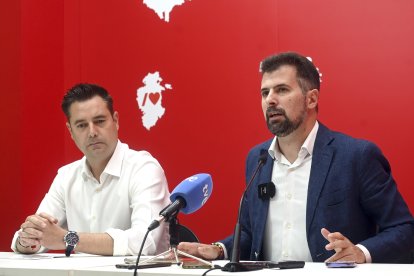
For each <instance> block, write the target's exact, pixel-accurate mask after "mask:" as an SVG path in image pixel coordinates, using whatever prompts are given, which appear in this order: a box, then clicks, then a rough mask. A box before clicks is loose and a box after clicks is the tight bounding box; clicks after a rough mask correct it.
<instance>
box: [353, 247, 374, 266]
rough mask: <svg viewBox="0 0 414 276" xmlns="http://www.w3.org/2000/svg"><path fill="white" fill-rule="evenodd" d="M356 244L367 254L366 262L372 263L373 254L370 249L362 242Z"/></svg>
mask: <svg viewBox="0 0 414 276" xmlns="http://www.w3.org/2000/svg"><path fill="white" fill-rule="evenodd" d="M356 246H357V247H358V248H359V249H361V250H362V252H363V253H364V255H365V262H366V263H372V259H371V254H370V253H369V251H368V249H367V248H366V247H365V246H363V245H362V244H357V245H356Z"/></svg>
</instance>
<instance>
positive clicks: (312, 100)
mask: <svg viewBox="0 0 414 276" xmlns="http://www.w3.org/2000/svg"><path fill="white" fill-rule="evenodd" d="M318 102H319V90H318V89H312V90H309V91H308V93H307V98H306V105H307V107H308V108H309V109H314V108H316V107H317V106H318Z"/></svg>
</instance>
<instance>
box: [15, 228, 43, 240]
mask: <svg viewBox="0 0 414 276" xmlns="http://www.w3.org/2000/svg"><path fill="white" fill-rule="evenodd" d="M18 235H19V237H22V238H32V239H41V238H42V237H43V232H42V231H39V230H38V229H36V228H31V227H27V228H24V230H21V231H19V232H18Z"/></svg>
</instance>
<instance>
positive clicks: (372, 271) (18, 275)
mask: <svg viewBox="0 0 414 276" xmlns="http://www.w3.org/2000/svg"><path fill="white" fill-rule="evenodd" d="M124 259H125V257H104V256H94V255H87V254H73V255H72V256H71V257H69V258H67V257H64V255H62V254H40V255H21V254H15V253H12V252H0V275H2V276H3V275H14V276H26V275H27V276H38V275H39V276H49V275H50V276H51V275H54V276H63V275H64V276H86V275H88V276H95V275H96V276H97V275H104V276H110V275H114V276H116V275H131V276H132V275H133V270H129V269H118V268H116V267H115V264H119V263H124ZM226 263H227V261H215V262H214V264H217V265H221V266H223V265H225V264H226ZM205 271H206V269H183V268H181V267H180V266H177V265H172V266H170V267H159V268H148V269H140V270H139V273H138V275H140V276H160V275H184V276H200V275H202V274H203V273H204V272H205ZM275 273H278V274H280V275H281V274H283V275H288V276H293V275H316V274H317V275H318V276H323V275H329V276H332V273H335V276H338V275H339V276H341V275H348V274H349V273H352V275H363V276H382V275H393V274H395V275H398V276H405V275H407V276H408V275H410V276H413V275H414V264H360V265H357V267H355V268H327V267H326V266H325V264H324V263H306V264H305V267H304V268H299V269H284V270H280V269H263V270H258V271H253V272H234V273H230V272H224V271H221V270H213V271H210V272H209V273H208V274H207V275H211V276H218V275H235V276H240V275H244V276H248V275H264V276H267V275H274V274H275Z"/></svg>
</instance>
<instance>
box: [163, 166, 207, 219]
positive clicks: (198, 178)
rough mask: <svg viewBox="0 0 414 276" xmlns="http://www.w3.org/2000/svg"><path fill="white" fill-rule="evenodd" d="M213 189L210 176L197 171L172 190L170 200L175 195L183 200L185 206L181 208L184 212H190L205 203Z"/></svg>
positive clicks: (173, 198) (172, 200)
mask: <svg viewBox="0 0 414 276" xmlns="http://www.w3.org/2000/svg"><path fill="white" fill-rule="evenodd" d="M212 191H213V182H212V180H211V176H210V175H209V174H207V173H199V174H196V175H193V176H190V177H188V178H186V179H184V180H183V181H182V182H181V183H180V184H178V186H177V187H175V189H174V190H173V191H172V193H171V196H170V200H171V202H174V201H175V200H176V199H177V197H181V198H183V199H184V200H185V203H186V205H185V207H184V208H182V209H181V212H183V213H184V214H191V213H193V212H195V211H197V210H198V209H200V208H201V206H203V205H204V203H206V201H207V199H209V197H210V195H211V192H212Z"/></svg>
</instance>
